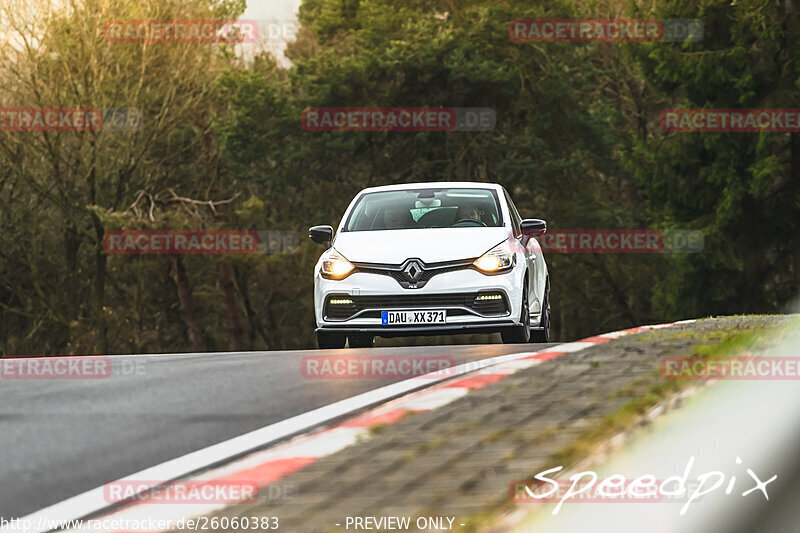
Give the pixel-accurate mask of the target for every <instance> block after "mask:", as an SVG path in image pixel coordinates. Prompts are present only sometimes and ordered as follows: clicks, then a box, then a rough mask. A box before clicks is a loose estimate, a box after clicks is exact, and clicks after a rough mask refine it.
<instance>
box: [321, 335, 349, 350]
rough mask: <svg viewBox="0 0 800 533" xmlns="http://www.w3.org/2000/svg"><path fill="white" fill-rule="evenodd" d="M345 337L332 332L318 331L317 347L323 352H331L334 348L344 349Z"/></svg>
mask: <svg viewBox="0 0 800 533" xmlns="http://www.w3.org/2000/svg"><path fill="white" fill-rule="evenodd" d="M346 340H347V337H346V336H344V335H343V334H341V333H336V332H333V331H318V332H317V346H319V347H320V348H321V349H323V350H331V349H335V348H344V342H345V341H346Z"/></svg>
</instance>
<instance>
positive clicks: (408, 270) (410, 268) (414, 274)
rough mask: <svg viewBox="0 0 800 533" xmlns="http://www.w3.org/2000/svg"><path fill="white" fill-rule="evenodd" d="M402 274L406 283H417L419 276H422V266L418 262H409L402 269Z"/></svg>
mask: <svg viewBox="0 0 800 533" xmlns="http://www.w3.org/2000/svg"><path fill="white" fill-rule="evenodd" d="M403 274H405V275H406V278H407V279H408V281H410V282H412V283H413V282H415V281H418V280H419V278H420V276H422V265H421V264H420V263H419V261H409V263H408V264H407V265H406V267H405V268H404V269H403Z"/></svg>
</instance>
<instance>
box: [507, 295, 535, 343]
mask: <svg viewBox="0 0 800 533" xmlns="http://www.w3.org/2000/svg"><path fill="white" fill-rule="evenodd" d="M526 285H527V283H526ZM519 321H520V322H522V325H521V326H512V327H510V328H506V329H504V330H503V331H501V332H500V337H501V338H502V339H503V343H504V344H525V343H526V342H530V339H531V314H530V311H529V307H528V287H525V289H524V290H523V291H522V312H521V316H520V317H519Z"/></svg>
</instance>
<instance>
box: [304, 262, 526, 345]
mask: <svg viewBox="0 0 800 533" xmlns="http://www.w3.org/2000/svg"><path fill="white" fill-rule="evenodd" d="M523 276H524V273H523V272H520V269H516V268H515V269H513V270H511V271H510V272H508V273H506V274H500V275H493V276H486V275H484V274H481V273H480V272H477V271H475V270H472V269H465V270H457V271H453V272H447V273H443V274H439V275H436V276H434V277H433V278H431V279H430V281H428V282H427V283H426V284H425V285H424V286H423V287H422V288H419V289H404V288H403V287H401V286H400V284H399V283H398V282H397V281H396V280H395V279H393V278H392V277H390V276H386V275H381V274H373V273H369V272H356V273H354V274H352V275H350V276H348V277H347V278H345V279H344V280H326V279H324V278H322V277H321V276H320V275H319V274H318V273H317V275H316V277H315V283H314V310H315V315H316V323H317V331H337V332H342V333H364V334H372V335H377V336H382V337H398V336H414V335H452V334H463V333H494V332H498V331H501V330H502V329H503V328H506V327H509V326H514V325H518V324H519V317H520V305H521V302H522V283H523V280H522V277H523ZM478 293H493V294H501V295H503V298H504V301H505V306H504V309H503V311H502V313H498V312H497V309H491V310H490V311H491V312H489V313H484V312H481V311H486V308H483V307H478V308H477V309H476V308H475V306H474V305H469V302H468V298H466V296H467V295H477V294H478ZM329 298H336V299H345V298H350V299H352V300H353V301H354V302H358V303H360V302H369V303H370V305H366V306H358V308H357V312H356V313H355V314H354V315H353V316H352V317H350V318H347V317H343V315H342V314H341V313H339V314H338V315H337V316H335V317H334V316H331V315H332V313H330V306H326V303H327V302H328V299H329ZM409 298H410V300H409ZM459 299H461V301H460V302H459V301H458V300H459ZM384 302H389V305H382V303H384ZM406 302H411V303H407V304H406ZM442 302H444V304H443V303H442ZM454 302H455V303H454ZM426 308H427V309H446V310H447V322H446V323H445V324H415V325H403V326H383V325H382V324H381V316H380V311H395V310H397V311H400V310H421V309H426ZM345 314H346V313H345Z"/></svg>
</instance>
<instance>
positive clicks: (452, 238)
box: [333, 228, 509, 265]
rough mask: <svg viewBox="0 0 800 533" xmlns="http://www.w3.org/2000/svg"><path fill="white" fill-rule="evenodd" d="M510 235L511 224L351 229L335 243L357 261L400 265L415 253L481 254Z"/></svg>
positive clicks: (425, 256)
mask: <svg viewBox="0 0 800 533" xmlns="http://www.w3.org/2000/svg"><path fill="white" fill-rule="evenodd" d="M508 236H509V229H508V228H429V229H397V230H383V231H348V232H339V234H338V235H337V236H336V239H335V241H334V243H333V247H334V248H336V249H337V250H338V251H339V252H340V253H341V254H342V255H344V256H345V257H346V258H347V259H349V260H350V261H354V262H357V263H391V264H397V265H399V264H400V263H402V262H403V261H405V260H406V259H409V258H411V257H416V258H418V259H422V261H424V262H426V263H438V262H441V261H455V260H458V259H471V258H475V257H480V256H481V255H483V254H484V253H486V252H487V251H489V249H491V248H492V247H494V246H495V245H497V244H499V243H500V242H502V241H504V240H505V239H507V238H508Z"/></svg>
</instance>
